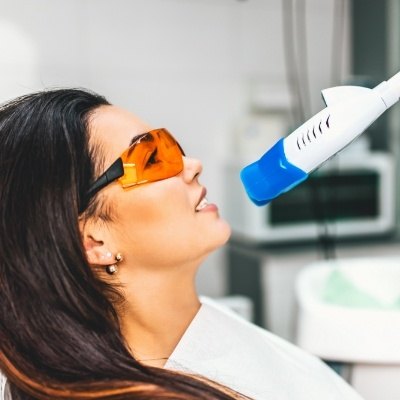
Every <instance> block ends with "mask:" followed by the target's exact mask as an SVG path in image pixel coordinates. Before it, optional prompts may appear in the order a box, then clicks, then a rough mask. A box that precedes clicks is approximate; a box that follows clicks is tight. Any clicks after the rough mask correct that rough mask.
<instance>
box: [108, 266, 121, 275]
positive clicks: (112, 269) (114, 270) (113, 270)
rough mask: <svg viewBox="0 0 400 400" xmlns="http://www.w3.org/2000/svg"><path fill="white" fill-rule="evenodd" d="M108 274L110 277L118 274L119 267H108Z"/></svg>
mask: <svg viewBox="0 0 400 400" xmlns="http://www.w3.org/2000/svg"><path fill="white" fill-rule="evenodd" d="M106 272H107V274H108V275H114V274H115V273H117V272H118V267H117V266H116V265H115V264H112V265H107V267H106Z"/></svg>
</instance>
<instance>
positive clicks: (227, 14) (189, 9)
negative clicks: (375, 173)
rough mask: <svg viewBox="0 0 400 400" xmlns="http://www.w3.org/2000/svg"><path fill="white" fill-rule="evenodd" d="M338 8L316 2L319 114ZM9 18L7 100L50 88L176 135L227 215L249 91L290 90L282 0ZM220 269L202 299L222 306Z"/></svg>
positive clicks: (45, 3)
mask: <svg viewBox="0 0 400 400" xmlns="http://www.w3.org/2000/svg"><path fill="white" fill-rule="evenodd" d="M334 1H335V0H325V1H320V0H309V1H307V10H308V17H307V18H308V27H309V30H308V38H309V44H308V48H309V56H310V70H311V76H312V81H311V88H312V89H311V92H312V93H313V108H314V109H319V108H321V107H322V103H320V100H319V98H320V96H319V90H320V89H321V88H323V87H325V86H329V84H330V82H329V80H330V72H331V70H330V62H331V59H330V46H331V42H332V40H331V30H332V29H331V28H332V14H333V4H334ZM346 1H347V0H346ZM1 10H2V12H1V15H0V33H3V34H1V35H0V50H1V53H2V56H3V59H2V61H1V62H0V77H1V78H0V100H4V99H5V98H9V97H11V96H14V95H17V94H20V93H22V92H29V91H33V90H37V89H41V88H43V87H49V86H84V87H89V88H91V89H93V90H95V91H97V92H99V93H101V94H104V95H106V97H108V98H109V100H110V101H112V102H113V103H115V104H118V105H120V106H122V107H126V108H128V109H130V110H132V111H134V112H136V113H137V114H138V115H139V116H141V117H142V118H143V119H145V120H147V121H148V122H150V123H151V124H152V125H154V126H165V127H168V128H169V129H170V130H171V131H172V132H174V134H175V136H177V137H178V138H179V139H180V140H181V142H182V144H183V147H184V148H185V149H186V152H187V153H188V154H189V155H193V156H196V157H197V158H200V159H201V160H202V161H203V163H204V172H203V178H202V181H203V183H204V184H205V185H206V186H207V187H208V192H209V200H212V201H213V202H216V203H218V204H219V205H220V208H221V210H222V214H223V213H224V200H223V199H224V196H223V193H224V176H223V173H222V165H223V162H224V160H225V159H226V158H227V157H229V154H227V153H228V152H229V151H228V150H227V146H226V143H227V142H228V143H229V140H231V136H232V132H233V130H234V127H235V125H236V123H237V121H238V120H239V119H240V118H241V116H243V115H244V114H245V113H246V110H247V107H246V106H247V100H248V89H249V82H251V81H254V80H257V81H259V82H261V83H263V84H264V85H266V86H267V87H268V86H269V85H271V87H272V86H273V87H275V88H276V87H277V86H278V87H279V88H282V90H285V87H286V84H285V81H286V74H285V66H284V52H283V36H282V13H281V1H280V0H248V1H236V0H112V1H111V0H35V1H29V0H13V1H12V2H3V3H2V4H1ZM10 24H12V25H10ZM16 31H18V33H16ZM4 32H6V33H4ZM347 33H348V32H347ZM347 33H346V34H347ZM16 36H18V37H19V41H18V43H16V41H15V40H11V39H12V38H14V37H16ZM5 50H6V51H5ZM4 54H6V55H7V57H8V59H9V65H10V64H11V67H10V66H8V67H7V63H5V62H4ZM346 60H347V61H345V70H346V68H347V67H348V58H346ZM346 63H347V64H346ZM22 66H23V68H22ZM229 148H230V147H228V149H229ZM222 257H223V254H222V252H219V253H217V254H216V255H213V256H212V257H211V258H210V259H209V261H208V262H206V264H205V266H204V268H203V269H202V271H201V272H200V276H199V288H200V291H201V292H203V293H206V294H209V295H221V294H223V292H224V279H223V276H224V275H223V268H222V266H221V265H217V264H222Z"/></svg>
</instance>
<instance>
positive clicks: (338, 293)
mask: <svg viewBox="0 0 400 400" xmlns="http://www.w3.org/2000/svg"><path fill="white" fill-rule="evenodd" d="M322 300H323V301H324V302H326V303H330V304H335V305H339V306H344V307H350V308H369V309H371V308H373V309H378V308H379V309H394V308H397V309H398V308H400V299H398V300H397V301H396V302H394V303H393V304H390V305H388V304H383V303H382V302H381V301H379V300H378V299H376V298H375V297H373V296H371V295H370V294H368V293H367V292H365V291H363V290H361V289H359V288H357V286H355V285H354V284H353V283H352V282H351V281H350V280H349V279H348V278H347V277H346V276H345V275H344V274H343V273H342V272H341V271H340V270H338V269H334V270H333V271H332V272H331V274H330V275H329V277H328V279H327V281H326V284H325V288H324V291H323V292H322Z"/></svg>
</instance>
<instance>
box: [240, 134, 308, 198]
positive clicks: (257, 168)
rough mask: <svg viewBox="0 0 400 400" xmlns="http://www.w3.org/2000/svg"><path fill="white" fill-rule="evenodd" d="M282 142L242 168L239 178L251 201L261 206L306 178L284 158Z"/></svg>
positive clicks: (302, 172)
mask: <svg viewBox="0 0 400 400" xmlns="http://www.w3.org/2000/svg"><path fill="white" fill-rule="evenodd" d="M283 140H284V139H280V140H279V141H278V142H276V143H275V144H274V146H272V147H271V148H270V149H269V150H268V151H267V152H266V153H265V154H264V155H263V156H262V157H261V158H260V159H259V160H258V161H256V162H254V163H252V164H250V165H248V166H247V167H245V168H243V169H242V171H241V172H240V178H241V180H242V182H243V185H244V187H245V189H246V192H247V194H248V196H249V197H250V199H251V201H252V202H253V203H254V204H256V205H257V206H263V205H265V204H267V203H269V202H270V201H271V200H273V199H275V198H276V197H278V196H279V195H281V194H282V193H285V192H287V191H289V190H290V189H292V188H294V187H295V186H297V185H298V184H299V183H301V182H303V181H304V180H306V179H307V178H308V174H307V173H306V172H304V171H303V170H302V169H300V168H297V167H296V166H294V165H293V164H291V163H290V162H289V161H288V160H287V159H286V156H285V152H284V149H283Z"/></svg>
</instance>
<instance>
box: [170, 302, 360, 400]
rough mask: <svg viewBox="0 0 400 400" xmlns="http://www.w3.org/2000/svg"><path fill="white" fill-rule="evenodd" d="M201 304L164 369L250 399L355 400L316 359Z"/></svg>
mask: <svg viewBox="0 0 400 400" xmlns="http://www.w3.org/2000/svg"><path fill="white" fill-rule="evenodd" d="M201 303H202V306H201V308H200V310H199V312H198V314H197V315H196V316H195V318H194V319H193V321H192V323H191V324H190V326H189V327H188V329H187V331H186V332H185V334H184V335H183V337H182V338H181V341H180V342H179V343H178V345H177V347H176V348H175V350H174V352H173V353H172V355H171V357H170V359H169V360H168V362H167V364H166V366H165V367H166V368H171V369H177V370H181V371H185V372H192V373H197V374H201V375H203V376H206V377H207V378H209V379H212V380H215V381H217V382H220V383H222V384H224V385H226V386H229V387H231V388H233V389H235V390H237V391H238V392H241V393H243V394H246V395H248V396H249V397H251V398H254V399H265V398H273V399H287V398H296V399H298V400H300V399H301V400H303V399H307V400H314V399H321V398H324V399H325V400H339V399H340V400H360V399H361V397H359V396H358V395H357V394H356V393H355V392H354V391H353V390H352V389H351V388H350V387H349V386H348V385H347V384H346V383H345V382H344V381H343V380H342V379H341V378H339V376H337V375H336V373H334V372H333V371H331V370H330V369H329V368H328V367H327V366H326V365H325V364H324V363H322V362H321V361H320V360H319V359H317V358H316V357H314V356H312V355H310V354H308V353H306V352H304V351H303V350H301V349H299V348H298V347H296V346H295V345H293V344H291V343H289V342H287V341H285V340H283V339H281V338H279V337H277V336H275V335H273V334H272V333H271V332H268V331H267V330H265V329H263V328H260V327H258V326H256V325H254V324H252V323H250V322H248V321H246V320H244V319H243V318H241V317H240V316H238V315H237V314H235V313H234V312H232V311H230V310H229V309H227V308H226V307H224V306H222V305H220V304H218V303H217V302H215V301H213V300H211V299H207V298H201Z"/></svg>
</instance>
